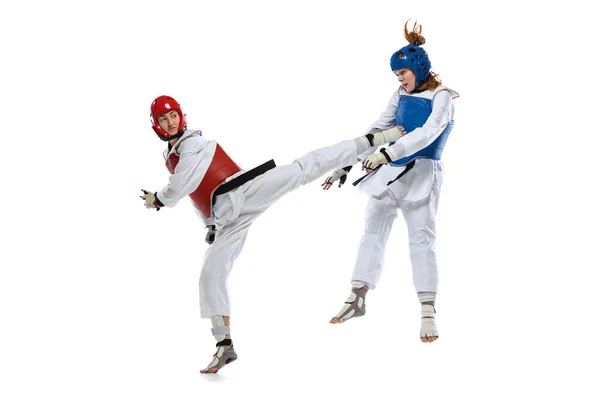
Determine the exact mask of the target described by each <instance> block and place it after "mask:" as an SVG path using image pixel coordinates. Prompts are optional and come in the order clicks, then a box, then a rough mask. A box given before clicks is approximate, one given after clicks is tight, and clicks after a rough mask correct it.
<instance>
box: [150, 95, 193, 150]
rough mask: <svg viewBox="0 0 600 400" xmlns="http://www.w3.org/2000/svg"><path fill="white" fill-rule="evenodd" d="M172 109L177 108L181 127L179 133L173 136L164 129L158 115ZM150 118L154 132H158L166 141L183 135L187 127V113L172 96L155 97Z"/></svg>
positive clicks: (178, 129)
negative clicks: (159, 122)
mask: <svg viewBox="0 0 600 400" xmlns="http://www.w3.org/2000/svg"><path fill="white" fill-rule="evenodd" d="M171 110H175V111H177V113H178V114H179V127H178V128H177V134H176V135H173V136H169V133H168V132H167V131H165V130H164V129H162V128H161V127H160V125H159V124H158V117H159V116H160V115H162V114H164V113H167V112H169V111H171ZM150 119H151V121H152V129H154V132H156V134H157V135H158V137H159V138H160V139H161V140H164V141H165V142H167V141H169V140H173V139H176V138H178V137H181V135H183V132H184V131H185V130H186V129H187V121H186V119H185V114H184V113H183V112H182V111H181V106H180V105H179V103H178V102H177V101H176V100H175V99H174V98H172V97H171V96H158V97H157V98H156V99H154V101H153V102H152V105H151V106H150Z"/></svg>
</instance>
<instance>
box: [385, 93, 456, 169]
mask: <svg viewBox="0 0 600 400" xmlns="http://www.w3.org/2000/svg"><path fill="white" fill-rule="evenodd" d="M452 113H453V105H452V94H451V93H450V92H449V91H447V90H443V91H440V92H438V93H436V95H435V97H434V98H433V104H432V110H431V115H429V118H427V121H425V124H424V125H423V126H422V127H420V128H416V129H415V130H413V131H412V132H409V133H408V134H407V135H405V136H402V137H401V138H400V139H398V140H397V141H396V143H394V145H393V146H390V147H388V148H387V149H386V151H387V153H388V155H389V156H390V158H391V159H392V160H397V159H399V158H402V157H406V156H409V155H411V154H414V153H416V152H417V151H419V150H421V149H424V148H425V147H427V146H429V145H430V144H431V143H433V141H434V140H435V139H437V137H438V136H439V135H440V134H441V133H442V132H443V131H444V129H446V125H448V123H449V122H450V121H452Z"/></svg>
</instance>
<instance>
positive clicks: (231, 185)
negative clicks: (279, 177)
mask: <svg viewBox="0 0 600 400" xmlns="http://www.w3.org/2000/svg"><path fill="white" fill-rule="evenodd" d="M275 167H276V165H275V161H273V160H269V161H267V162H266V163H264V164H261V165H259V166H258V167H256V168H252V169H251V170H250V171H248V172H244V173H243V174H241V175H239V176H236V177H235V178H233V179H232V180H230V181H228V182H225V183H224V184H222V185H221V186H219V187H218V188H217V190H215V193H214V195H213V201H214V196H218V195H221V194H225V193H227V192H230V191H232V190H233V189H235V188H238V187H240V186H242V185H243V184H244V183H246V182H249V181H251V180H252V179H254V178H256V177H257V176H260V175H262V174H264V173H265V172H267V171H268V170H270V169H273V168H275Z"/></svg>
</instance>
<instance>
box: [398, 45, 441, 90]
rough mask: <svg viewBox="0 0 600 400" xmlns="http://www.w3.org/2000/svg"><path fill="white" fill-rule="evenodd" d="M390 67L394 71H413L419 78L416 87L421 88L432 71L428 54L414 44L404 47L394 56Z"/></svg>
mask: <svg viewBox="0 0 600 400" xmlns="http://www.w3.org/2000/svg"><path fill="white" fill-rule="evenodd" d="M390 66H391V67H392V71H396V70H399V69H401V68H410V69H412V70H413V72H414V73H415V76H416V78H417V82H416V85H415V87H419V86H421V85H422V84H423V83H424V82H425V81H426V80H427V78H428V77H429V71H430V70H431V62H430V61H429V56H428V55H427V52H426V51H425V50H423V49H422V48H420V47H419V46H415V45H414V44H409V45H407V46H404V47H403V48H401V49H400V50H398V51H397V52H395V53H394V54H392V58H391V59H390Z"/></svg>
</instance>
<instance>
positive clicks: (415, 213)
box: [400, 184, 440, 293]
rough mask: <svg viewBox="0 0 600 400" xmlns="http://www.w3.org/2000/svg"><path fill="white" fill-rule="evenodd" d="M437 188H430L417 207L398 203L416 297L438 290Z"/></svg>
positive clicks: (415, 204)
mask: <svg viewBox="0 0 600 400" xmlns="http://www.w3.org/2000/svg"><path fill="white" fill-rule="evenodd" d="M439 193H440V191H439V185H437V184H434V185H433V186H432V188H431V193H430V195H429V197H428V198H426V199H424V200H423V201H419V202H418V203H408V202H403V203H401V206H400V209H401V210H402V214H403V215H404V219H405V220H406V226H407V228H408V242H409V251H410V261H411V264H412V270H413V283H414V286H415V289H416V291H417V293H419V292H432V293H437V290H438V266H437V259H436V252H435V241H436V231H435V215H436V212H437V207H438V200H439Z"/></svg>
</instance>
